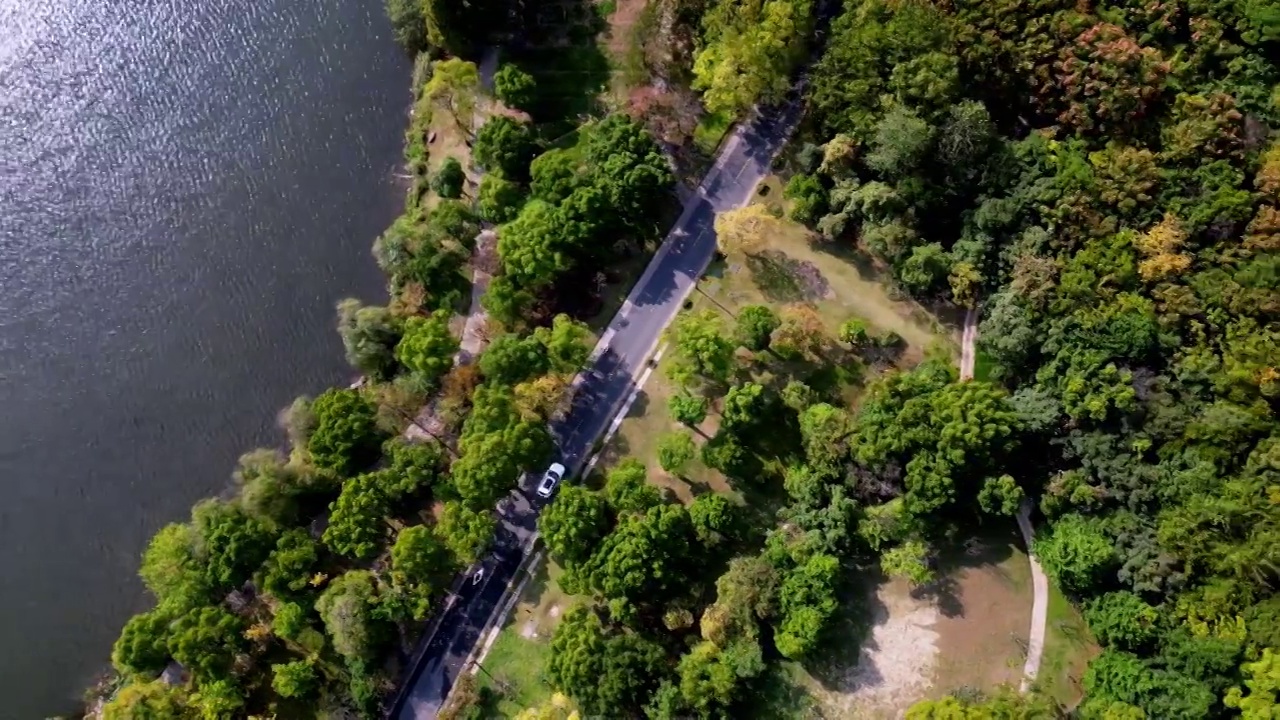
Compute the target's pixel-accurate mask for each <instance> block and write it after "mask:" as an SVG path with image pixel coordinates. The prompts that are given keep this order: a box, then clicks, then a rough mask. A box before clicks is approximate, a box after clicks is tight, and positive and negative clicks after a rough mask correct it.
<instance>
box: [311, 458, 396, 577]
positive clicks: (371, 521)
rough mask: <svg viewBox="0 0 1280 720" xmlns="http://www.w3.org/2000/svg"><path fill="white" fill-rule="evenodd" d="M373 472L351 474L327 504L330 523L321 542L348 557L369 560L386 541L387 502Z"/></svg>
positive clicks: (378, 479)
mask: <svg viewBox="0 0 1280 720" xmlns="http://www.w3.org/2000/svg"><path fill="white" fill-rule="evenodd" d="M380 480H381V478H379V476H378V475H377V474H376V473H366V474H364V475H359V476H357V477H354V478H352V479H350V480H348V481H347V482H345V483H344V484H343V486H342V494H340V495H339V496H338V499H337V500H334V501H333V503H331V504H330V505H329V525H328V527H326V528H325V530H324V544H325V545H326V546H327V547H328V548H329V549H330V550H332V551H333V552H335V553H338V554H339V555H346V556H347V557H352V558H357V559H361V560H369V559H372V558H373V557H374V556H376V555H377V554H378V552H379V551H380V550H381V549H382V544H383V543H384V542H386V539H387V532H388V529H389V528H388V526H387V523H386V520H385V517H386V515H387V513H388V512H389V511H390V503H389V502H388V500H387V496H386V493H384V492H383V489H382V487H381V482H380Z"/></svg>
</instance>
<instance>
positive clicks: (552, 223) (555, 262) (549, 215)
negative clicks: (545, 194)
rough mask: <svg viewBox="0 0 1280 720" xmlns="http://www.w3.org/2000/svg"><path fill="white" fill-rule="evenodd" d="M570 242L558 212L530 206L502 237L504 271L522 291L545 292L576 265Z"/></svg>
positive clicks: (538, 204)
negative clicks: (527, 289)
mask: <svg viewBox="0 0 1280 720" xmlns="http://www.w3.org/2000/svg"><path fill="white" fill-rule="evenodd" d="M570 249H571V248H570V247H569V243H568V239H567V238H566V237H565V236H564V228H563V225H562V223H561V218H560V215H559V213H558V212H557V211H556V208H555V207H553V206H551V205H549V204H547V203H545V202H542V201H539V200H534V201H531V202H529V203H527V204H526V205H525V206H524V209H523V210H521V211H520V215H519V216H517V217H516V219H515V220H513V221H511V222H510V223H508V224H507V225H506V226H505V227H504V228H503V229H502V233H501V234H500V235H499V236H498V255H499V256H500V257H501V258H502V267H503V269H504V270H505V271H506V272H507V274H508V275H509V276H510V277H511V279H512V281H513V282H514V283H516V284H517V286H518V287H526V288H533V289H536V288H541V287H543V286H546V285H548V284H550V283H552V282H553V281H554V280H555V279H556V278H557V277H558V276H559V275H560V274H561V273H563V272H564V271H565V270H568V269H569V268H570V267H571V265H572V259H571V257H570V256H569V251H570Z"/></svg>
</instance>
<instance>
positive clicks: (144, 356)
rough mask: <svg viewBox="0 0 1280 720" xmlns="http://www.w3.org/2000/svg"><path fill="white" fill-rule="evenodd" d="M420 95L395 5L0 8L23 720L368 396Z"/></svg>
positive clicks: (5, 646)
mask: <svg viewBox="0 0 1280 720" xmlns="http://www.w3.org/2000/svg"><path fill="white" fill-rule="evenodd" d="M409 73H410V63H409V61H408V60H407V59H406V58H405V57H404V56H403V55H402V53H401V52H400V51H399V50H398V48H396V47H395V45H394V43H393V42H392V40H391V37H390V27H389V25H388V24H387V22H386V20H385V19H384V18H383V15H382V0H341V1H338V0H258V1H257V2H239V3H226V2H207V1H205V0H132V1H131V2H119V1H118V0H0V483H3V485H2V486H0V488H2V490H3V496H2V497H3V501H2V502H0V697H3V698H4V700H3V702H2V705H3V707H0V718H5V719H7V718H24V719H25V718H40V717H44V716H46V715H51V714H55V713H59V712H67V711H69V710H70V709H71V708H72V707H74V703H75V700H76V698H78V697H79V696H80V692H81V690H82V689H83V687H84V686H85V684H86V683H88V682H90V681H91V680H92V679H93V677H94V676H95V675H96V674H97V673H98V672H100V671H101V670H103V669H105V667H106V664H107V661H108V656H109V652H110V648H111V643H112V642H113V641H114V639H115V637H116V635H117V633H118V631H119V628H120V626H121V624H122V623H123V622H124V620H125V619H126V618H127V617H128V616H129V615H130V614H131V613H133V612H136V611H139V610H141V609H143V608H144V607H146V605H147V604H148V603H149V599H148V598H147V597H146V596H145V594H144V592H143V590H142V587H141V584H140V583H139V581H138V580H137V576H136V570H137V565H138V559H139V555H140V553H141V551H142V548H143V546H144V545H145V543H146V540H147V539H148V538H149V537H150V535H151V534H152V533H153V532H154V531H155V530H156V529H157V528H159V527H160V526H161V525H163V524H165V523H167V522H171V521H173V520H180V519H184V518H186V517H187V512H188V509H189V507H190V505H191V504H192V502H194V501H195V500H196V499H198V498H200V497H203V496H206V495H210V494H214V493H217V492H220V491H222V490H223V489H225V488H226V487H227V486H228V483H229V477H230V472H231V469H232V466H233V464H234V462H235V458H236V457H237V456H238V455H239V454H240V453H241V452H242V451H244V450H247V449H250V448H252V447H255V446H258V445H262V444H276V443H278V442H279V441H280V438H281V436H280V434H279V433H278V431H277V430H276V429H275V414H276V411H277V410H278V409H279V408H281V407H283V406H284V405H286V404H287V403H288V402H289V400H290V399H291V398H293V397H294V396H295V395H298V394H300V393H314V392H317V391H319V390H321V389H323V388H324V387H326V386H328V385H331V384H334V383H338V382H345V381H346V380H348V379H349V378H350V377H351V376H352V375H353V373H352V372H351V371H350V370H349V369H348V368H347V367H346V366H345V364H344V362H343V360H342V351H341V346H340V343H339V342H338V339H337V336H336V334H335V332H334V331H333V324H334V311H333V306H334V304H335V302H336V301H337V300H339V299H340V298H342V297H344V296H347V295H356V296H361V297H364V298H367V299H377V298H379V297H381V296H382V293H383V290H382V279H381V277H380V276H379V274H378V271H377V268H376V267H375V265H374V263H373V261H372V259H371V257H370V255H369V246H370V244H371V242H372V240H373V238H374V236H375V235H376V234H377V233H378V232H380V231H381V229H382V228H383V227H385V225H386V224H387V223H388V222H389V221H390V219H391V218H392V217H393V216H394V214H395V213H396V212H397V210H398V208H399V206H400V204H401V197H402V195H401V194H400V191H399V190H398V189H397V186H396V181H395V178H394V173H396V172H397V165H398V162H399V158H400V143H401V138H402V133H403V129H404V125H405V112H406V110H407V107H408V103H409V98H408V86H409Z"/></svg>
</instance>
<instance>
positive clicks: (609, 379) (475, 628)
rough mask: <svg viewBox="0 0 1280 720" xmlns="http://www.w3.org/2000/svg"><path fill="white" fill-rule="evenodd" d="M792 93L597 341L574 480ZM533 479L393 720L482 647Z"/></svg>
mask: <svg viewBox="0 0 1280 720" xmlns="http://www.w3.org/2000/svg"><path fill="white" fill-rule="evenodd" d="M798 97H799V90H798V89H797V90H794V91H793V92H792V95H791V96H790V99H789V101H788V102H787V103H786V104H784V105H783V106H781V107H778V108H772V109H768V110H765V111H762V112H761V113H760V114H759V116H758V117H757V118H756V119H755V120H754V121H752V122H750V123H746V124H743V125H742V126H740V127H739V128H738V130H737V131H736V132H735V134H734V135H733V136H732V137H731V138H730V139H729V141H728V142H727V143H726V144H725V145H724V147H723V149H722V150H721V153H720V155H719V157H718V158H717V161H716V164H715V166H714V167H713V168H712V169H711V170H710V171H709V172H708V173H707V176H706V177H705V178H704V179H703V181H702V184H701V185H700V186H699V188H698V192H697V193H696V194H695V195H694V196H693V197H691V198H690V199H689V201H688V202H687V203H686V204H685V208H684V212H683V213H682V214H681V215H680V218H679V220H677V221H676V224H675V226H674V227H673V228H672V230H671V232H670V234H668V235H667V238H666V240H665V241H664V242H663V245H662V247H661V248H659V250H658V252H657V253H656V254H655V255H654V258H653V260H652V261H651V262H650V263H649V267H648V268H646V270H645V272H644V275H642V276H641V277H640V280H639V281H638V282H637V283H636V285H635V287H634V288H632V291H631V294H630V295H629V296H628V297H627V301H626V303H624V305H623V307H622V309H621V310H620V311H619V312H618V314H617V315H616V316H615V317H614V319H613V321H612V322H611V323H610V324H609V327H608V328H607V329H606V331H605V332H604V333H603V334H602V335H601V340H600V344H599V345H598V346H597V347H596V352H595V353H594V354H593V357H594V358H595V360H594V361H593V362H592V364H591V366H590V367H589V368H588V369H587V370H586V371H585V372H584V373H583V376H582V378H581V384H580V385H579V386H578V389H577V392H576V393H575V395H574V402H573V407H572V408H571V410H570V411H569V412H568V413H567V414H566V416H565V418H564V420H563V421H561V422H559V423H557V424H555V425H554V426H553V427H552V433H553V435H554V437H555V438H556V444H557V448H558V452H559V460H560V462H562V463H564V465H565V466H566V467H567V468H568V469H569V472H570V475H572V474H574V473H576V472H577V471H578V470H580V469H581V467H582V465H583V464H584V463H585V462H586V461H587V458H588V455H589V454H590V451H591V446H592V444H593V443H594V442H595V440H596V438H598V437H599V436H600V435H601V434H602V433H603V432H604V430H605V428H606V427H608V425H609V423H610V421H611V420H612V419H613V416H614V413H615V412H616V411H617V410H618V408H619V406H620V405H621V404H622V402H623V401H624V400H625V399H626V397H627V396H628V395H629V394H630V393H631V391H632V389H633V388H634V387H635V378H636V377H637V376H638V375H639V374H640V372H641V371H642V370H643V369H644V365H645V363H646V362H648V358H649V356H650V354H651V353H652V351H653V349H654V348H655V347H656V346H657V344H658V340H659V338H660V337H661V335H662V331H663V330H664V329H665V328H666V326H667V324H668V323H670V322H671V320H672V318H674V317H675V315H676V313H677V312H679V311H680V307H681V304H682V303H683V302H684V300H685V298H686V297H688V295H689V293H690V292H692V290H693V285H694V283H695V282H696V281H697V279H698V278H699V277H700V276H701V275H702V273H703V272H705V271H706V269H707V265H708V264H709V263H710V262H711V258H712V256H713V255H714V254H715V249H716V239H715V230H714V228H713V223H714V222H715V217H716V214H717V213H721V212H724V211H726V210H732V209H734V208H737V207H739V206H741V205H743V204H744V203H745V202H746V201H747V199H748V198H749V197H750V195H751V193H752V191H753V190H754V188H755V186H756V184H757V183H759V182H760V180H761V179H762V178H764V176H765V175H767V174H768V173H769V168H770V165H771V164H772V162H773V158H774V156H776V155H777V153H778V151H779V150H780V149H781V148H782V146H783V144H785V142H786V139H787V136H788V135H789V134H790V132H791V130H792V128H793V127H794V126H795V124H796V122H797V120H798V118H799V115H800V112H801V106H800V102H799V100H798V99H797V98H798ZM537 480H538V477H535V476H530V477H527V478H525V482H524V484H523V486H522V487H520V488H518V489H517V490H515V491H513V492H512V495H511V496H510V497H509V498H507V499H506V500H504V501H503V503H502V504H501V505H500V507H499V516H500V518H501V523H500V526H499V528H498V533H497V536H496V537H495V539H494V545H493V546H492V548H491V550H490V553H489V554H488V556H486V558H485V560H484V561H482V562H483V567H484V574H483V576H482V578H481V579H480V580H479V581H478V582H472V578H467V579H464V580H463V581H462V582H461V584H460V585H458V586H457V587H458V593H457V597H456V599H455V600H454V602H453V604H452V605H450V606H449V608H448V609H447V610H446V611H445V612H444V614H443V615H442V616H440V617H439V618H438V620H437V624H433V625H432V626H431V628H430V629H428V631H427V636H426V638H424V639H426V640H427V645H426V647H425V648H424V649H421V650H420V653H419V655H418V656H417V658H418V660H417V662H416V663H415V668H414V671H413V673H412V674H411V675H410V676H409V679H408V682H407V689H406V691H405V692H403V693H402V694H401V696H400V697H399V698H398V699H397V702H396V704H395V706H394V707H393V708H392V711H391V717H394V718H398V719H399V720H425V719H428V718H434V717H435V716H436V713H437V712H438V711H439V709H440V705H441V704H442V703H443V702H444V699H445V697H446V696H447V695H448V694H449V690H450V688H452V687H453V683H454V681H455V680H456V679H457V678H458V675H459V674H460V673H461V672H463V670H464V668H463V667H462V665H463V663H464V662H466V659H467V656H468V655H469V654H470V652H471V650H472V648H474V647H475V645H476V643H477V641H478V640H479V639H480V634H481V632H482V630H483V629H484V626H485V624H486V623H487V621H488V619H489V617H490V615H492V614H493V613H494V612H495V611H496V609H497V606H498V603H499V602H500V600H501V598H502V594H503V591H504V590H505V589H506V587H507V585H508V584H509V583H510V582H511V580H512V578H513V577H514V576H515V573H516V571H517V569H518V567H519V565H520V561H521V559H522V556H523V555H522V553H523V548H524V546H525V544H526V543H527V542H528V540H529V539H530V538H531V537H532V535H533V533H534V531H535V528H536V521H537V516H538V512H539V511H540V510H541V509H542V506H543V505H544V504H545V501H544V500H542V499H541V498H538V497H537V496H536V495H534V493H533V486H534V485H535V484H536V481H537Z"/></svg>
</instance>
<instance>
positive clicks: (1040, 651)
mask: <svg viewBox="0 0 1280 720" xmlns="http://www.w3.org/2000/svg"><path fill="white" fill-rule="evenodd" d="M977 341H978V309H977V308H969V312H967V313H965V316H964V332H963V333H961V335H960V379H961V380H972V379H973V366H974V360H975V358H976V357H977V351H976V349H975V345H976V344H977ZM1018 530H1020V531H1021V532H1022V541H1023V542H1024V543H1026V546H1027V559H1028V560H1030V561H1031V586H1032V591H1033V593H1034V596H1033V598H1032V601H1031V631H1030V632H1029V633H1028V637H1027V660H1026V663H1025V664H1023V666H1022V687H1021V691H1022V692H1026V691H1027V690H1028V689H1030V687H1031V685H1032V684H1033V683H1034V682H1035V680H1036V675H1038V674H1039V673H1040V658H1041V657H1042V656H1043V655H1044V627H1045V620H1046V617H1047V616H1048V611H1049V579H1048V578H1046V577H1045V575H1044V569H1043V568H1041V567H1040V561H1039V560H1036V556H1035V554H1034V552H1033V551H1032V549H1031V543H1032V542H1033V541H1034V540H1035V528H1033V527H1032V526H1031V503H1030V501H1024V502H1023V503H1022V507H1021V508H1019V509H1018Z"/></svg>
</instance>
